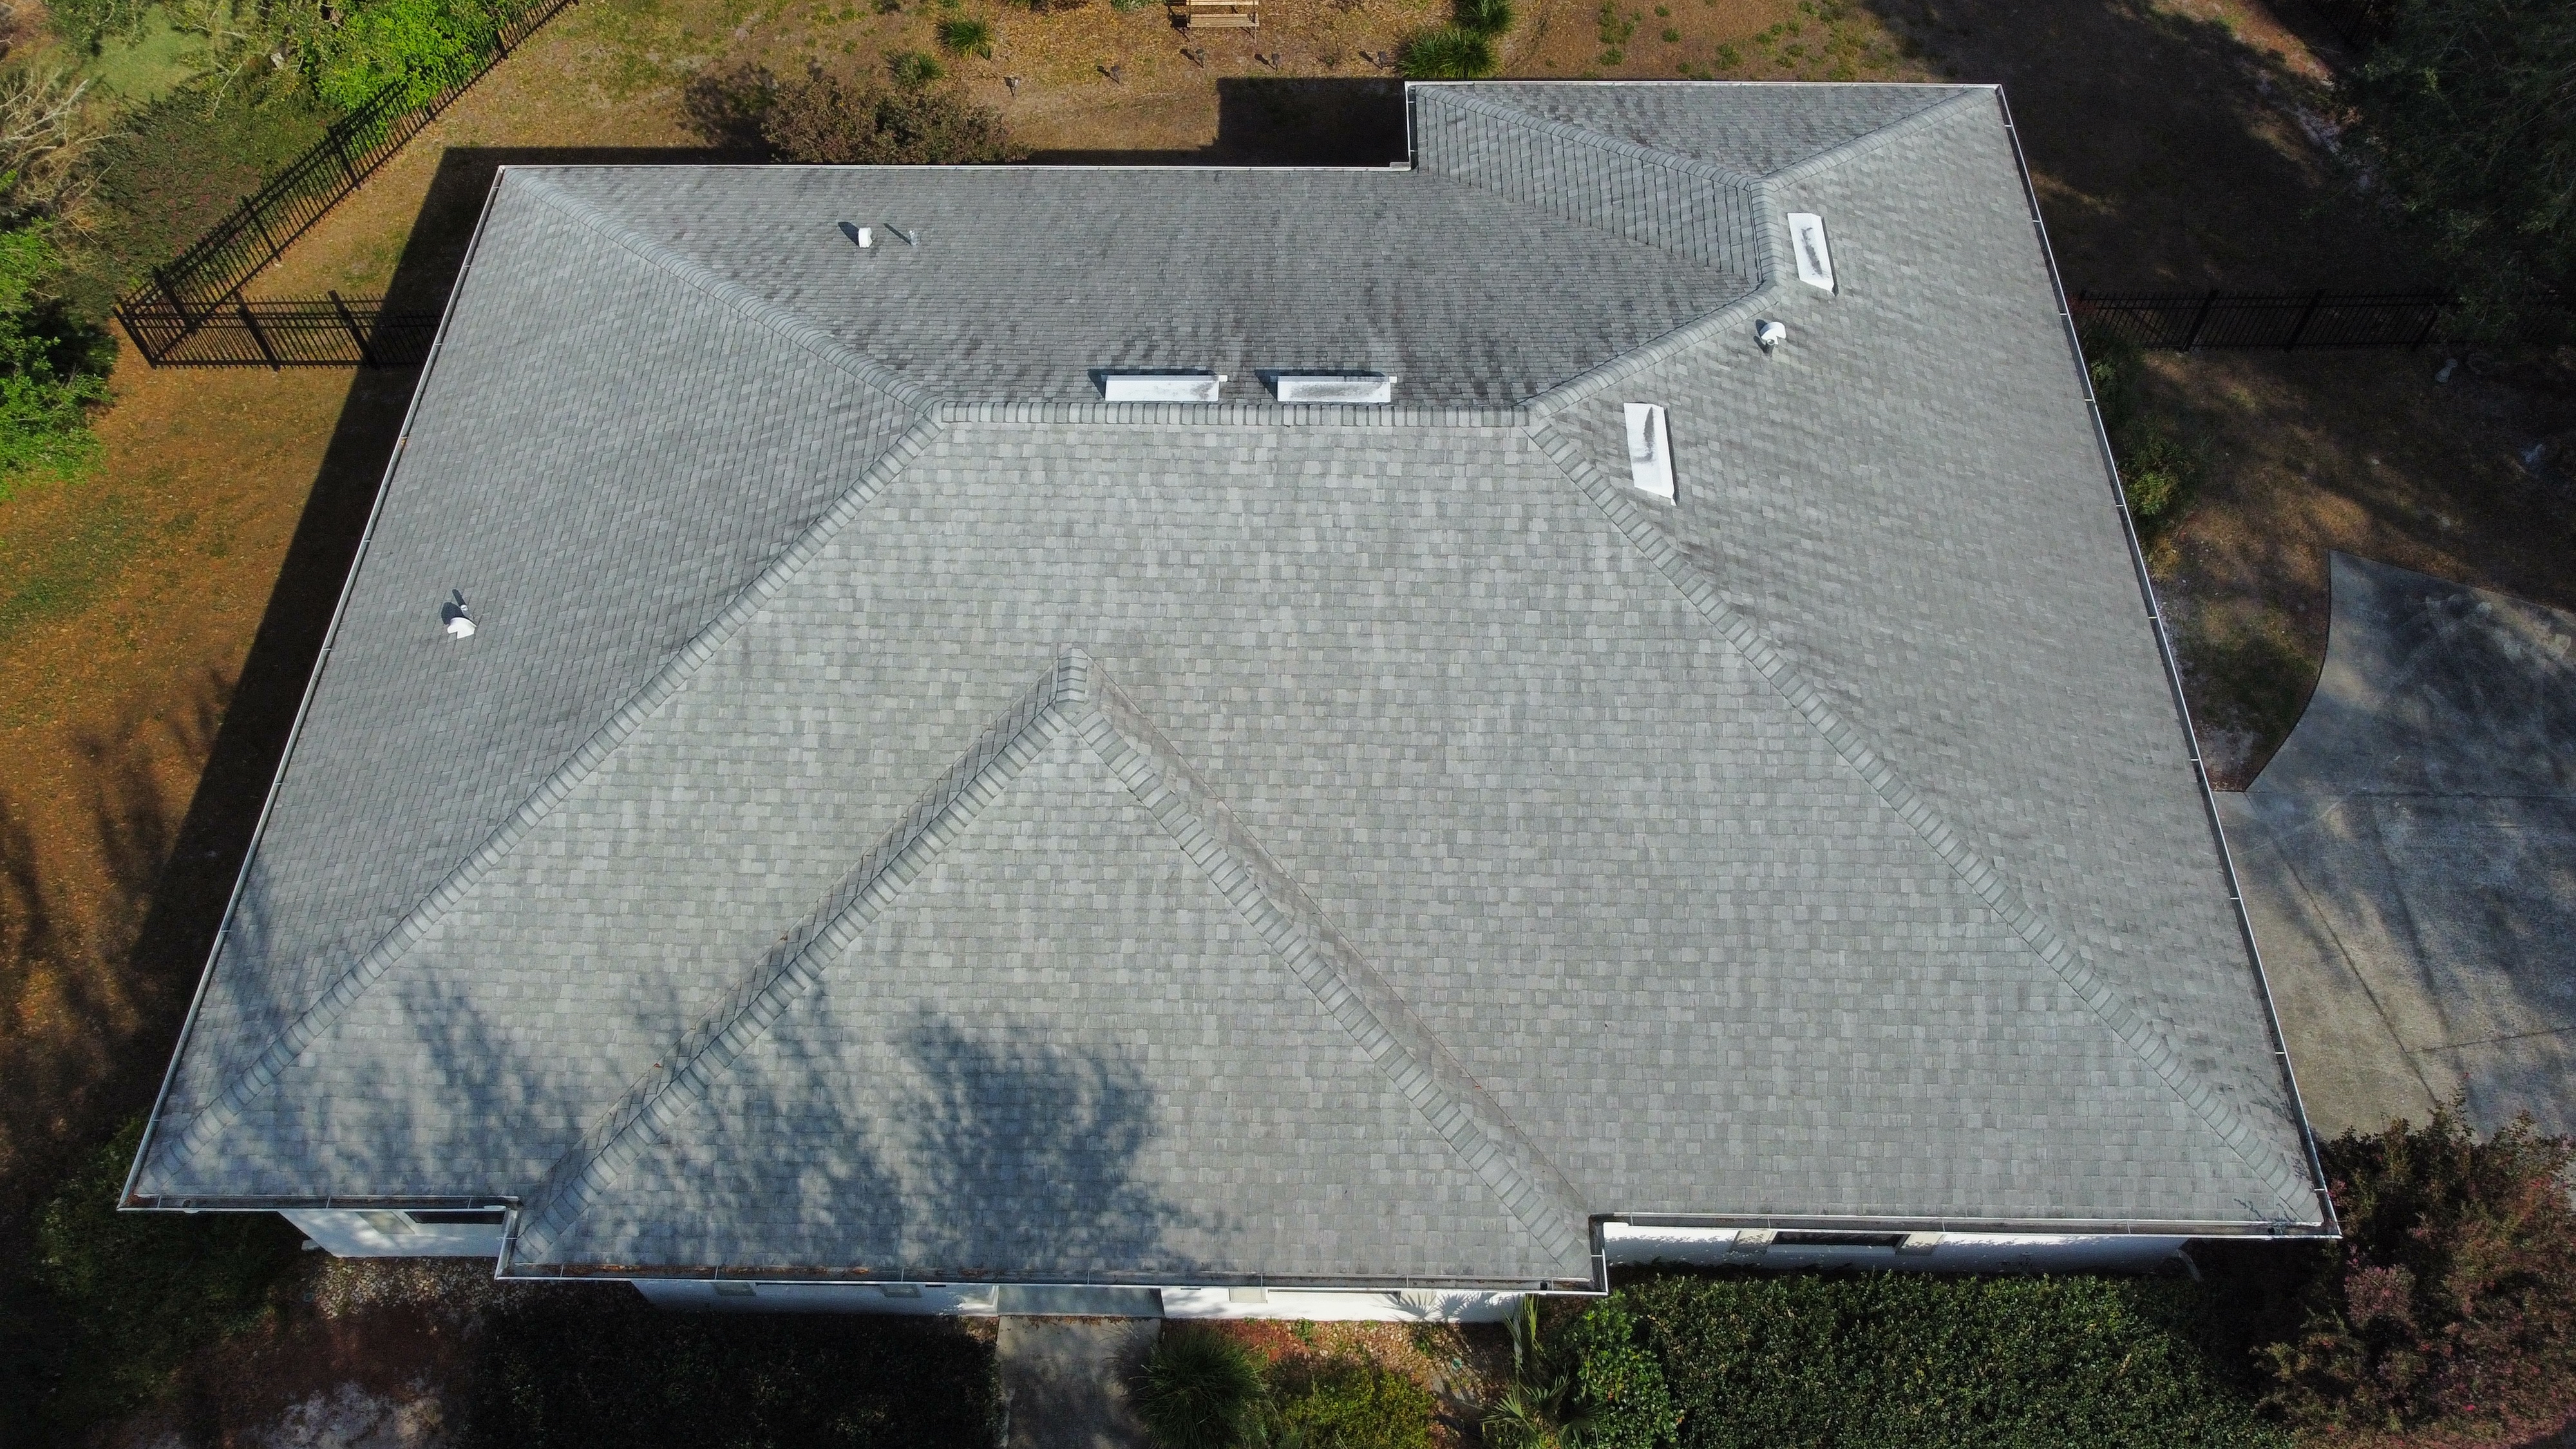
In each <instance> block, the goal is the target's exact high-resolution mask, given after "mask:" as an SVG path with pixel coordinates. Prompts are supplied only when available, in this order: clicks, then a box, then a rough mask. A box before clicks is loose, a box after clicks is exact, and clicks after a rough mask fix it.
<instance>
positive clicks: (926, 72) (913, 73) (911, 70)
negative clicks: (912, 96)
mask: <svg viewBox="0 0 2576 1449" xmlns="http://www.w3.org/2000/svg"><path fill="white" fill-rule="evenodd" d="M886 74H888V75H890V76H893V77H894V83H895V84H896V85H899V86H901V87H903V88H904V89H905V90H908V91H917V90H920V89H921V88H923V87H924V86H927V85H929V84H930V83H931V82H932V81H935V80H937V79H939V78H940V77H941V76H942V75H945V74H947V72H945V71H943V70H941V69H940V66H939V62H938V60H937V59H936V58H934V57H932V56H929V55H925V54H923V53H922V52H920V51H918V50H898V51H896V52H894V53H893V54H891V55H889V56H887V57H886Z"/></svg>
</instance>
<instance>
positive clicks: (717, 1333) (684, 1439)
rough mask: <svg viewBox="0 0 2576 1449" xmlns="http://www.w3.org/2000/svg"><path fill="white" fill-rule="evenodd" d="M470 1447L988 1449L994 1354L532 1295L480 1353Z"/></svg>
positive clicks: (842, 1318) (586, 1291)
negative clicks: (901, 1448) (921, 1448)
mask: <svg viewBox="0 0 2576 1449" xmlns="http://www.w3.org/2000/svg"><path fill="white" fill-rule="evenodd" d="M475 1346H476V1357H477V1363H476V1365H475V1372H474V1374H473V1375H472V1378H471V1381H470V1382H471V1384H472V1393H473V1400H472V1402H471V1403H470V1405H469V1406H468V1416H467V1417H468V1421H469V1422H468V1432H467V1434H466V1435H465V1438H464V1442H465V1443H466V1444H468V1445H489V1446H493V1449H501V1446H508V1449H590V1446H594V1445H595V1446H599V1449H611V1446H614V1449H631V1446H634V1445H638V1444H713V1445H725V1446H728V1449H773V1446H776V1449H807V1446H815V1449H828V1446H850V1449H856V1446H874V1445H887V1446H893V1445H907V1446H908V1445H916V1444H990V1443H992V1442H993V1441H994V1431H995V1429H996V1428H997V1427H998V1424H997V1420H998V1418H999V1413H1000V1398H999V1393H998V1386H997V1383H996V1381H995V1378H994V1371H993V1350H992V1347H991V1346H990V1345H989V1344H987V1343H984V1342H981V1341H978V1340H977V1339H976V1338H974V1337H973V1336H972V1335H970V1334H968V1333H967V1332H966V1330H965V1327H964V1325H962V1324H960V1323H958V1322H956V1321H955V1320H951V1319H922V1318H877V1317H871V1316H867V1315H861V1314H849V1315H842V1314H817V1315H813V1316H810V1317H808V1316H801V1315H785V1314H780V1315H770V1314H741V1315H735V1314H722V1313H710V1314H680V1313H664V1312H662V1311H660V1310H658V1309H655V1308H653V1307H651V1306H650V1305H648V1304H646V1303H644V1302H643V1301H642V1300H641V1299H640V1298H638V1297H637V1296H636V1295H635V1294H634V1293H633V1292H631V1291H630V1290H627V1289H625V1288H622V1287H620V1288H596V1289H594V1288H584V1287H577V1286H573V1285H562V1286H557V1287H552V1288H548V1289H546V1290H545V1291H543V1292H540V1293H535V1294H531V1295H530V1296H529V1297H528V1298H526V1299H525V1300H523V1301H521V1302H520V1303H519V1304H517V1305H516V1306H514V1307H511V1308H509V1309H506V1310H504V1311H502V1312H501V1313H499V1314H497V1315H496V1316H495V1317H494V1318H493V1319H492V1320H491V1321H490V1322H488V1323H486V1324H485V1325H484V1327H483V1328H482V1329H481V1330H480V1332H479V1333H478V1335H477V1337H476V1340H475Z"/></svg>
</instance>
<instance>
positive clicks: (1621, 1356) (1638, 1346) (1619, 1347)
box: [1550, 1298, 1681, 1449]
mask: <svg viewBox="0 0 2576 1449" xmlns="http://www.w3.org/2000/svg"><path fill="white" fill-rule="evenodd" d="M1638 1328H1639V1326H1638V1324H1637V1322H1636V1321H1635V1320H1634V1319H1633V1318H1631V1317H1630V1316H1629V1314H1628V1309H1627V1306H1626V1305H1625V1304H1623V1303H1621V1302H1620V1301H1619V1300H1618V1299H1616V1298H1611V1299H1605V1300H1603V1301H1602V1302H1599V1303H1596V1304H1594V1305H1592V1307H1591V1308H1590V1309H1589V1310H1587V1311H1586V1312H1585V1313H1584V1314H1583V1316H1582V1317H1580V1318H1577V1319H1575V1320H1574V1321H1573V1322H1571V1323H1568V1324H1567V1325H1566V1326H1565V1327H1564V1328H1562V1329H1560V1330H1559V1331H1558V1333H1557V1336H1556V1341H1555V1343H1553V1344H1552V1345H1550V1351H1551V1353H1552V1355H1553V1356H1554V1357H1555V1358H1557V1359H1558V1360H1560V1361H1562V1362H1566V1363H1570V1364H1572V1365H1573V1367H1574V1407H1575V1411H1576V1412H1577V1413H1578V1414H1580V1415H1581V1416H1582V1418H1583V1420H1584V1434H1583V1446H1584V1449H1655V1446H1656V1445H1658V1444H1661V1443H1664V1442H1666V1440H1668V1439H1669V1438H1670V1437H1671V1435H1672V1432H1673V1429H1674V1427H1675V1425H1676V1424H1677V1423H1678V1422H1679V1421H1680V1419H1681V1414H1680V1412H1679V1411H1677V1410H1675V1409H1674V1408H1673V1397H1672V1394H1671V1392H1670V1391H1669V1390H1668V1389H1666V1388H1665V1386H1664V1370H1663V1366H1662V1365H1661V1364H1658V1363H1656V1362H1655V1355H1654V1354H1653V1352H1652V1351H1650V1350H1649V1349H1647V1348H1646V1346H1645V1345H1644V1344H1643V1343H1641V1342H1639V1341H1638V1340H1639V1332H1638Z"/></svg>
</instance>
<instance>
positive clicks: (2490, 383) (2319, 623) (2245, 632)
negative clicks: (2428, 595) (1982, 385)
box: [2148, 350, 2576, 789]
mask: <svg viewBox="0 0 2576 1449" xmlns="http://www.w3.org/2000/svg"><path fill="white" fill-rule="evenodd" d="M2454 357H2458V358H2460V361H2459V363H2458V365H2457V366H2455V367H2453V368H2452V369H2451V373H2450V380H2449V381H2447V382H2440V381H2436V380H2435V379H2436V378H2437V377H2439V376H2441V374H2442V369H2443V367H2444V365H2445V364H2446V363H2448V362H2450V361H2451V360H2452V359H2453V358H2454ZM2148 366H2149V371H2150V375H2151V376H2150V381H2149V388H2150V390H2151V392H2152V393H2153V394H2154V398H2153V400H2154V402H2155V404H2156V405H2157V406H2158V407H2159V408H2161V409H2162V410H2163V411H2165V412H2166V413H2167V414H2168V415H2170V416H2173V417H2176V418H2178V419H2180V420H2181V422H2182V425H2183V427H2184V428H2185V429H2187V430H2188V432H2189V434H2190V435H2191V437H2192V439H2193V441H2194V442H2195V444H2196V445H2197V446H2198V447H2199V448H2201V449H2202V450H2203V451H2204V453H2205V455H2206V456H2207V457H2208V459H2209V464H2210V466H2209V478H2208V481H2207V482H2206V483H2205V484H2204V485H2203V490H2202V493H2201V495H2200V497H2199V498H2198V499H2197V500H2196V501H2195V503H2194V505H2193V507H2192V508H2191V509H2190V511H2189V512H2188V513H2187V514H2186V515H2185V517H2184V519H2183V521H2182V523H2181V525H2180V526H2179V527H2178V528H2177V529H2176V530H2174V532H2173V533H2172V534H2170V535H2168V536H2167V537H2165V538H2163V539H2161V540H2158V541H2157V543H2156V545H2155V546H2154V547H2153V549H2152V550H2151V552H2150V555H2149V560H2148V562H2149V565H2150V567H2151V568H2152V569H2153V571H2154V573H2155V575H2156V579H2157V583H2158V592H2159V593H2160V594H2161V595H2162V596H2163V597H2164V599H2165V601H2166V606H2167V609H2168V611H2169V613H2170V614H2171V616H2172V619H2173V624H2174V632H2175V637H2176V643H2177V646H2178V648H2179V651H2180V653H2181V656H2182V663H2183V668H2184V680H2185V683H2186V685H2187V687H2188V689H2189V692H2190V694H2191V698H2192V706H2193V713H2194V715H2195V717H2196V719H2197V722H2198V723H2199V725H2200V728H2201V737H2202V746H2203V749H2204V752H2205V753H2206V754H2207V755H2208V756H2209V760H2210V767H2211V774H2212V777H2213V779H2214V780H2215V781H2216V782H2217V783H2218V784H2219V785H2220V787H2221V788H2224V789H2241V788H2243V786H2244V785H2245V784H2247V783H2249V782H2250V781H2251V780H2252V778H2253V776H2254V774H2255V773H2256V772H2257V771H2259V770H2260V769H2261V768H2262V765H2263V762H2264V761H2265V760H2268V759H2269V758H2270V757H2271V753H2272V750H2273V749H2274V748H2275V747H2277V746H2278V745H2279V743H2280V742H2281V740H2282V739H2283V738H2284V737H2286V736H2287V734H2288V733H2289V730H2290V727H2291V726H2292V725H2294V724H2296V723H2297V722H2298V717H2299V712H2300V710H2301V709H2303V708H2304V707H2305V705H2306V701H2307V694H2308V691H2309V690H2310V689H2311V688H2312V687H2313V686H2314V684H2315V681H2316V675H2317V671H2318V669H2319V668H2320V667H2321V666H2322V664H2323V662H2324V658H2325V644H2326V623H2327V618H2328V613H2329V600H2328V597H2327V590H2326V555H2327V553H2328V551H2329V550H2333V549H2342V550H2345V551H2347V552H2350V553H2354V554H2358V555H2360V556H2362V557H2364V558H2369V559H2376V560H2379V561H2381V562H2383V563H2392V564H2396V565H2398V566H2400V567H2403V568H2409V569H2414V570H2417V571H2418V572H2422V573H2428V574H2433V575H2436V576H2438V577H2441V578H2447V579H2454V580H2457V581H2459V582H2461V583H2466V584H2471V585H2474V586H2476V587H2479V588H2489V589H2500V590H2503V591H2504V592H2506V593H2510V594H2515V595H2518V596H2520V597H2523V598H2527V599H2531V600H2534V601H2536V602H2539V603H2543V604H2550V605H2554V606H2556V607H2559V608H2576V572H2571V569H2570V560H2571V558H2576V477H2571V475H2570V473H2569V471H2568V470H2566V469H2565V468H2563V467H2561V466H2559V465H2558V464H2556V463H2553V462H2552V461H2551V460H2552V459H2553V458H2555V459H2565V458H2567V456H2568V452H2569V450H2570V449H2571V447H2576V353H2570V352H2561V353H2560V354H2558V355H2557V356H2555V357H2548V358H2530V359H2524V360H2520V361H2516V362H2511V363H2506V362H2503V361H2499V360H2495V359H2489V358H2485V357H2482V356H2480V355H2478V354H2475V353H2470V354H2466V355H2462V354H2459V353H2456V352H2446V351H2441V350H2427V351H2424V352H2418V353H2402V352H2401V353H2386V352H2371V353H2332V352H2310V353H2296V354H2287V355H2285V354H2279V353H2225V352H2221V353H2202V354H2197V355H2193V356H2189V357H2185V356H2180V355H2176V354H2157V355H2154V356H2152V357H2151V358H2150V360H2149V364H2148ZM2535 447H2537V448H2538V449H2539V451H2538V452H2537V453H2535V452H2534V451H2533V449H2534V448H2535Z"/></svg>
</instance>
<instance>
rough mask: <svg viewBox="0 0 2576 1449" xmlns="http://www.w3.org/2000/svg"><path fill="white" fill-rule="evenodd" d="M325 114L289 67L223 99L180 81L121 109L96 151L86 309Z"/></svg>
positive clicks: (169, 251) (310, 134) (203, 220)
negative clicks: (126, 109)
mask: <svg viewBox="0 0 2576 1449" xmlns="http://www.w3.org/2000/svg"><path fill="white" fill-rule="evenodd" d="M330 122H331V113H330V109H329V107H328V106H327V105H325V104H324V103H323V102H322V101H321V99H320V98H319V97H317V96H315V95H314V94H313V93H312V91H311V90H310V89H309V88H307V87H306V86H305V85H304V84H303V82H302V79H301V77H299V76H296V75H292V74H281V75H276V76H272V77H265V78H261V79H260V80H258V81H256V82H255V83H252V84H249V85H236V86H235V87H234V88H233V91H232V94H231V97H230V99H228V100H226V101H225V102H224V103H223V104H220V105H218V104H216V97H215V95H214V94H213V92H212V90H211V89H210V88H209V87H206V86H203V85H193V86H183V87H181V88H180V89H178V90H176V91H173V92H171V93H170V94H169V95H167V96H164V97H162V98H161V99H160V100H157V101H154V102H153V103H151V104H150V105H147V106H144V107H143V108H141V109H140V110H137V111H134V112H131V113H129V114H128V115H126V116H125V117H124V118H123V119H122V120H121V122H120V123H119V125H118V127H117V133H116V134H115V135H113V136H110V137H108V138H107V139H106V141H105V142H104V143H102V144H101V145H100V146H99V148H98V151H97V153H96V154H97V169H98V189H97V191H96V192H95V193H94V197H93V200H94V202H95V205H94V206H93V208H92V211H93V213H94V223H95V228H96V229H95V232H94V234H93V235H92V237H91V238H90V243H89V247H88V248H87V250H88V251H89V253H90V254H89V255H88V256H87V257H85V258H83V259H82V260H81V263H80V266H81V269H82V271H83V273H84V277H83V281H84V283H85V290H86V291H87V292H88V293H89V294H90V295H88V296H85V297H83V298H82V299H81V305H82V308H83V310H85V311H88V312H90V313H92V314H94V315H104V314H105V312H106V310H107V308H108V306H109V305H111V304H112V303H113V301H114V298H115V295H116V293H117V292H119V291H121V290H123V289H124V288H125V287H126V286H128V285H130V284H131V283H133V282H134V281H136V280H137V279H138V278H140V276H141V275H142V273H143V270H144V269H145V268H146V267H150V266H153V265H156V264H158V263H161V262H166V261H168V260H169V259H170V258H172V257H174V256H177V255H178V254H179V252H180V251H181V250H182V249H183V248H185V247H186V246H187V245H188V244H189V243H190V242H193V241H195V240H196V239H197V238H198V237H199V236H201V235H203V234H204V233H205V232H206V230H207V229H208V228H209V227H211V226H213V225H214V224H215V223H216V222H217V221H220V220H222V219H223V216H224V214H225V213H226V212H228V211H231V210H232V208H233V206H234V205H235V204H236V203H238V202H239V201H240V200H241V199H242V198H243V197H245V196H248V195H250V194H251V193H252V192H254V191H257V190H258V189H259V186H260V182H261V180H262V179H263V178H264V177H265V176H267V175H268V174H269V173H271V172H273V171H275V170H276V169H277V168H279V167H281V166H283V165H285V164H286V163H287V162H288V161H290V160H292V159H294V158H295V157H297V156H299V155H301V154H303V153H304V151H305V150H306V149H308V148H309V147H311V146H312V145H313V144H314V143H316V142H318V141H320V140H321V139H322V136H323V133H324V131H325V130H326V129H328V127H329V125H330Z"/></svg>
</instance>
